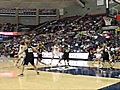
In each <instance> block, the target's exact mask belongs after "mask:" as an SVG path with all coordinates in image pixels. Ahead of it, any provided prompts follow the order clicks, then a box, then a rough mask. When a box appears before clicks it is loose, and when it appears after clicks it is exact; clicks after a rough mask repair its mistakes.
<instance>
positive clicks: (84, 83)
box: [0, 59, 120, 90]
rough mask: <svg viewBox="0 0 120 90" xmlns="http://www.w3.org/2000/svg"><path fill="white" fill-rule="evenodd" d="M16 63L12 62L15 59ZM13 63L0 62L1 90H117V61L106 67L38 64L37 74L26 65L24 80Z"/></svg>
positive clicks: (119, 69)
mask: <svg viewBox="0 0 120 90" xmlns="http://www.w3.org/2000/svg"><path fill="white" fill-rule="evenodd" d="M14 60H15V59H14ZM14 60H13V59H9V60H4V61H0V82H1V84H0V90H120V66H119V64H120V63H119V62H116V63H115V65H114V67H113V68H112V69H111V68H109V64H108V63H105V66H104V68H101V69H100V68H98V67H97V66H96V65H93V64H92V62H91V61H88V65H89V66H73V65H72V66H67V67H66V66H64V65H60V66H52V67H51V66H44V65H40V64H39V65H38V69H39V71H40V75H37V74H36V72H35V71H34V70H33V68H32V67H31V66H27V67H26V69H25V72H24V76H23V77H18V74H19V73H20V70H21V69H18V68H16V67H15V66H14Z"/></svg>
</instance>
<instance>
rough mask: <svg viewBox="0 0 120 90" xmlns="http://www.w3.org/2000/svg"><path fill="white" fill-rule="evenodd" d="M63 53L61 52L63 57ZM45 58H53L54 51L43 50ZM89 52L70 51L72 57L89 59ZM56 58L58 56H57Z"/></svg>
mask: <svg viewBox="0 0 120 90" xmlns="http://www.w3.org/2000/svg"><path fill="white" fill-rule="evenodd" d="M62 55H63V53H60V57H62ZM42 56H43V58H52V52H42ZM88 56H89V53H69V58H70V59H88ZM54 58H58V57H57V56H55V57H54Z"/></svg>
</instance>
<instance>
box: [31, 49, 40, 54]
mask: <svg viewBox="0 0 120 90" xmlns="http://www.w3.org/2000/svg"><path fill="white" fill-rule="evenodd" d="M32 49H33V51H34V52H36V53H38V54H41V53H40V52H39V51H38V50H37V49H36V48H34V47H32Z"/></svg>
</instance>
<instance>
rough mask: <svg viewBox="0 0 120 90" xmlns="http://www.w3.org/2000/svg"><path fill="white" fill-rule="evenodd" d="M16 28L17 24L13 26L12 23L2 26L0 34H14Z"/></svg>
mask: <svg viewBox="0 0 120 90" xmlns="http://www.w3.org/2000/svg"><path fill="white" fill-rule="evenodd" d="M16 26H17V25H16V24H12V23H3V24H0V32H14V31H15V29H16Z"/></svg>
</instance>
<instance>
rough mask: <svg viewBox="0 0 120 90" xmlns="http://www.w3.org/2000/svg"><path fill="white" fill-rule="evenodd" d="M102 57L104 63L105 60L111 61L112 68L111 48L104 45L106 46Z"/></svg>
mask: <svg viewBox="0 0 120 90" xmlns="http://www.w3.org/2000/svg"><path fill="white" fill-rule="evenodd" d="M102 57H103V64H104V62H105V61H106V62H108V63H109V65H110V68H112V65H111V63H112V60H110V57H111V56H110V51H109V49H108V48H107V46H104V47H103V53H102ZM111 59H112V58H111Z"/></svg>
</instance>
